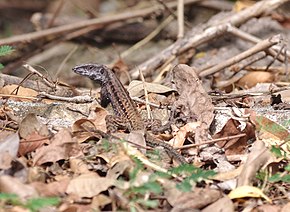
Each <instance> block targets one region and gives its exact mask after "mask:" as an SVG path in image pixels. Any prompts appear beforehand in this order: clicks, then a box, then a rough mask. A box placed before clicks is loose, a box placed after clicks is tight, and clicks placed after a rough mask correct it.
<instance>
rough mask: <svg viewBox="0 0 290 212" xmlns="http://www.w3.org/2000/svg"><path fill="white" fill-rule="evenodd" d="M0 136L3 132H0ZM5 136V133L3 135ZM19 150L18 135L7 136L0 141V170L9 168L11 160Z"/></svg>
mask: <svg viewBox="0 0 290 212" xmlns="http://www.w3.org/2000/svg"><path fill="white" fill-rule="evenodd" d="M0 133H1V134H2V133H3V132H0ZM5 134H6V133H5ZM18 148H19V136H18V133H14V134H11V135H8V136H7V137H6V138H3V137H2V139H1V141H0V169H8V168H10V167H11V162H12V160H13V159H14V158H15V157H16V156H17V152H18Z"/></svg>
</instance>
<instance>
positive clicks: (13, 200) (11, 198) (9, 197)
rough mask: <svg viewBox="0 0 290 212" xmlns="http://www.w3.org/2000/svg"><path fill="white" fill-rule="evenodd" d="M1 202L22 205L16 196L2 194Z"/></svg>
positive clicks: (0, 195) (0, 194) (0, 196)
mask: <svg viewBox="0 0 290 212" xmlns="http://www.w3.org/2000/svg"><path fill="white" fill-rule="evenodd" d="M0 200H3V201H5V202H9V203H10V204H11V205H22V203H21V201H20V199H19V197H18V196H17V195H16V194H7V193H0Z"/></svg>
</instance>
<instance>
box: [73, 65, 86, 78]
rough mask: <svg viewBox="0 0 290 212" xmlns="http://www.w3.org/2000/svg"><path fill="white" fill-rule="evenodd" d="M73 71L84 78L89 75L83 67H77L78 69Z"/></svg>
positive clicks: (75, 68)
mask: <svg viewBox="0 0 290 212" xmlns="http://www.w3.org/2000/svg"><path fill="white" fill-rule="evenodd" d="M72 70H73V72H75V73H76V74H80V75H84V76H87V75H88V72H87V70H86V69H85V68H84V67H81V66H76V67H74V68H72Z"/></svg>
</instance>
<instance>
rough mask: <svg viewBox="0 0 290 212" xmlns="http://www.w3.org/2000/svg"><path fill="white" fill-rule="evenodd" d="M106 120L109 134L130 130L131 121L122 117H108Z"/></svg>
mask: <svg viewBox="0 0 290 212" xmlns="http://www.w3.org/2000/svg"><path fill="white" fill-rule="evenodd" d="M105 120H106V125H107V132H108V133H114V132H116V131H117V130H125V131H127V130H130V123H129V121H128V120H126V119H124V118H122V117H119V116H112V115H107V116H106V118H105Z"/></svg>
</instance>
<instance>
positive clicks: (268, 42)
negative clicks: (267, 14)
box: [199, 34, 282, 77]
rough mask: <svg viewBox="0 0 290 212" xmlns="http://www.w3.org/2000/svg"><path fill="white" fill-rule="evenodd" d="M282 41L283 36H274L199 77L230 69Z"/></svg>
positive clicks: (202, 73) (200, 74) (203, 72)
mask: <svg viewBox="0 0 290 212" xmlns="http://www.w3.org/2000/svg"><path fill="white" fill-rule="evenodd" d="M281 40H282V36H281V35H280V34H278V35H274V36H272V37H270V38H268V39H265V40H263V41H261V42H260V43H258V44H256V45H255V46H253V47H252V48H250V49H248V50H246V51H244V52H242V53H240V54H238V55H236V56H234V57H232V58H230V59H228V60H226V61H224V62H223V63H220V64H217V65H216V66H213V67H212V68H209V69H207V70H205V71H202V72H201V73H199V76H200V77H205V76H208V75H211V74H214V73H216V72H218V71H220V70H222V69H224V68H226V67H229V66H231V65H233V64H235V63H237V62H240V61H241V60H244V59H245V58H247V57H250V56H252V55H254V54H256V53H258V52H260V51H264V50H266V49H268V48H270V47H271V46H273V45H276V44H278V43H279V42H280V41H281Z"/></svg>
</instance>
